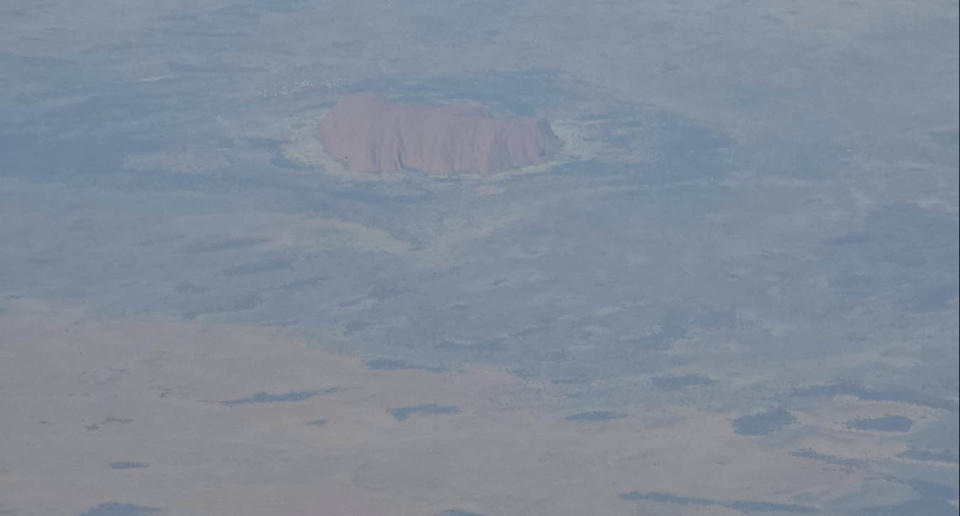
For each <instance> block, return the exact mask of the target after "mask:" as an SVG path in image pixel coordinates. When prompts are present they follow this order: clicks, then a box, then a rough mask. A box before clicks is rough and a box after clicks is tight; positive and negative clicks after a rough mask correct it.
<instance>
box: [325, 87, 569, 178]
mask: <svg viewBox="0 0 960 516" xmlns="http://www.w3.org/2000/svg"><path fill="white" fill-rule="evenodd" d="M320 132H321V138H322V140H323V147H324V150H325V151H326V153H327V154H328V155H329V156H331V157H333V158H335V159H337V160H340V161H341V162H343V164H344V165H345V166H346V167H347V168H348V169H349V170H352V171H357V172H392V171H398V170H404V169H410V170H421V171H424V172H429V173H433V174H449V173H451V172H466V171H472V172H483V173H490V172H497V171H501V170H506V169H510V168H517V167H523V166H527V165H533V164H537V163H541V162H543V161H544V159H545V158H546V157H547V155H548V154H549V153H550V152H552V151H553V150H554V149H556V148H557V147H559V145H560V141H559V139H557V137H556V136H555V135H554V134H553V132H552V131H551V130H550V126H549V124H547V122H546V121H544V120H537V119H533V118H517V119H510V120H506V119H498V118H493V117H491V116H490V115H488V114H486V113H484V112H483V111H481V110H478V109H473V108H468V107H427V106H420V105H416V104H399V103H391V102H389V101H387V100H386V99H384V98H383V97H380V96H377V95H371V94H359V95H351V96H348V97H345V98H343V99H341V100H340V101H339V102H338V103H337V104H336V105H335V106H334V107H333V109H331V110H330V112H329V113H327V115H326V117H325V118H324V120H323V122H322V124H321V128H320Z"/></svg>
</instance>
